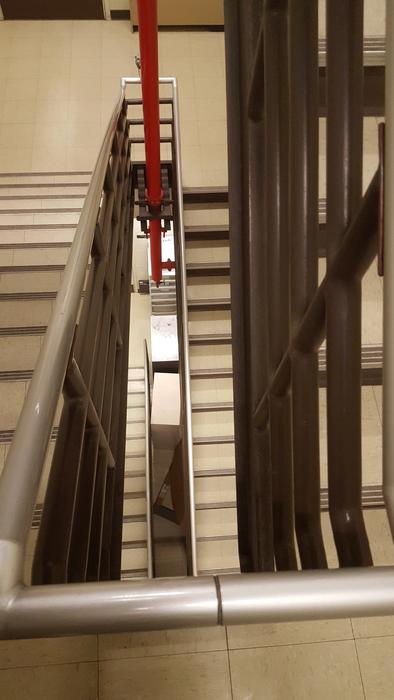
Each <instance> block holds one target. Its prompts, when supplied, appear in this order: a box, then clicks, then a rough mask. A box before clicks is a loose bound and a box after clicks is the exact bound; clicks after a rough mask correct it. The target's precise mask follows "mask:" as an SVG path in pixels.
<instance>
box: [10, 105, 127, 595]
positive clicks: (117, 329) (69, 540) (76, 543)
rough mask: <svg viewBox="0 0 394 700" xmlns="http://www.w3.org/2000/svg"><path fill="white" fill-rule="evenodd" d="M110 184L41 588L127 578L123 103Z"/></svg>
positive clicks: (37, 566) (47, 519) (78, 334)
mask: <svg viewBox="0 0 394 700" xmlns="http://www.w3.org/2000/svg"><path fill="white" fill-rule="evenodd" d="M102 187H103V194H102V198H101V203H100V209H99V212H98V216H97V223H96V224H95V228H94V236H93V241H92V248H91V251H90V266H89V271H88V275H87V281H86V289H85V292H84V295H83V302H82V308H81V311H80V318H79V322H78V324H77V326H76V328H75V335H74V340H73V346H72V349H71V355H70V359H69V361H68V365H67V369H66V375H65V380H64V386H63V397H64V405H63V410H62V414H61V418H60V425H59V430H58V436H57V439H56V445H55V451H54V456H53V460H52V465H51V469H50V474H49V479H48V486H47V490H46V496H45V502H44V509H43V514H42V519H41V524H40V529H39V535H38V541H37V545H36V549H35V555H34V563H33V572H32V582H33V583H35V584H37V583H66V582H69V581H75V582H77V581H86V580H89V581H98V580H108V579H115V580H116V579H119V578H120V565H121V542H122V525H123V483H124V463H125V424H126V411H127V373H128V336H129V316H130V276H131V259H132V210H133V204H132V198H133V191H132V178H131V162H130V142H129V137H128V126H127V105H126V103H125V102H124V101H123V103H122V107H121V110H120V113H119V116H118V119H117V126H116V131H115V133H114V136H113V140H112V144H111V154H110V157H109V160H108V163H107V168H106V171H105V178H104V182H103V183H102ZM84 234H85V236H87V235H88V232H87V230H86V229H85V232H84ZM79 264H83V260H81V261H79ZM55 314H56V312H55ZM55 321H56V316H55ZM48 333H49V334H51V333H52V327H50V328H49V331H48ZM41 391H43V392H45V386H44V387H41ZM42 396H43V398H42V403H43V405H44V406H45V393H43V395H42ZM19 440H20V437H19V436H17V437H16V445H18V441H19Z"/></svg>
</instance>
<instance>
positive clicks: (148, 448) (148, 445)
mask: <svg viewBox="0 0 394 700" xmlns="http://www.w3.org/2000/svg"><path fill="white" fill-rule="evenodd" d="M144 384H145V493H146V549H147V559H148V566H147V569H148V578H153V576H154V559H153V539H152V538H153V527H152V483H153V472H152V429H151V408H152V405H151V404H152V399H151V366H150V360H149V352H148V343H147V342H146V340H144Z"/></svg>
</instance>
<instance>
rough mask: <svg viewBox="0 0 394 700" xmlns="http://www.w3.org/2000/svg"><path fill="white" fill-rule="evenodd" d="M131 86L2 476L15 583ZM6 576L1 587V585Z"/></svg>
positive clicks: (3, 559) (0, 493) (6, 554)
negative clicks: (103, 193)
mask: <svg viewBox="0 0 394 700" xmlns="http://www.w3.org/2000/svg"><path fill="white" fill-rule="evenodd" d="M124 94H125V86H124V84H123V83H122V85H121V93H120V96H119V99H118V101H117V103H116V106H115V109H114V111H113V114H112V116H111V118H110V121H109V124H108V127H107V130H106V133H105V136H104V140H103V144H102V146H101V149H100V152H99V155H98V158H97V162H96V166H95V168H94V170H93V174H92V179H91V181H90V185H89V188H88V192H87V195H86V199H85V202H84V206H83V208H82V212H81V216H80V219H79V222H78V225H77V228H76V232H75V237H74V240H73V243H72V246H71V250H70V255H69V258H68V261H67V265H66V268H65V271H64V277H63V281H62V284H61V286H60V289H59V291H58V294H57V297H56V302H55V305H54V308H53V312H52V316H51V319H50V321H49V324H48V330H47V333H46V335H45V340H44V344H43V347H42V350H41V353H40V355H39V358H38V362H37V365H36V369H35V372H34V375H33V378H32V381H31V384H30V387H29V391H28V394H27V397H26V400H25V403H24V405H23V408H22V411H21V414H20V417H19V421H18V424H17V427H16V430H15V436H14V440H13V442H12V445H11V448H10V451H9V454H8V458H7V461H6V464H5V467H4V471H3V474H2V478H1V480H0V571H1V573H2V574H3V572H4V571H7V572H8V574H9V576H10V581H9V583H11V582H12V584H14V585H15V584H17V583H19V582H20V581H21V580H22V572H23V553H24V546H25V540H26V537H27V533H28V530H29V528H30V524H31V519H32V516H33V511H34V505H35V501H36V497H37V492H38V487H39V483H40V478H41V474H42V470H43V465H44V461H45V455H46V451H47V447H48V443H49V439H50V435H51V430H52V425H53V420H54V417H55V412H56V408H57V404H58V400H59V397H60V395H61V391H62V387H63V382H64V377H65V374H66V369H67V364H68V360H69V356H70V350H71V346H72V342H73V338H74V331H75V324H76V321H77V316H78V309H79V304H80V300H81V295H82V290H83V285H84V281H85V274H86V268H87V264H88V259H89V254H90V250H91V247H92V242H93V237H94V233H95V228H96V223H97V212H98V210H99V206H100V200H101V194H102V190H103V185H104V179H105V175H106V170H107V164H108V159H109V156H110V152H111V146H112V142H113V139H114V136H115V133H116V128H117V121H118V118H119V115H120V111H121V108H122V103H123V99H124ZM1 583H2V582H0V589H1Z"/></svg>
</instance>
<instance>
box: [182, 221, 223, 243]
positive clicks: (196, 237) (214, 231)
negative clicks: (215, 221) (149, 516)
mask: <svg viewBox="0 0 394 700" xmlns="http://www.w3.org/2000/svg"><path fill="white" fill-rule="evenodd" d="M228 239H229V228H228V226H219V225H217V226H186V227H185V240H186V241H202V242H205V241H228Z"/></svg>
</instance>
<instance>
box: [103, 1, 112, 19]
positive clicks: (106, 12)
mask: <svg viewBox="0 0 394 700" xmlns="http://www.w3.org/2000/svg"><path fill="white" fill-rule="evenodd" d="M103 11H104V19H111V8H110V0H103Z"/></svg>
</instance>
